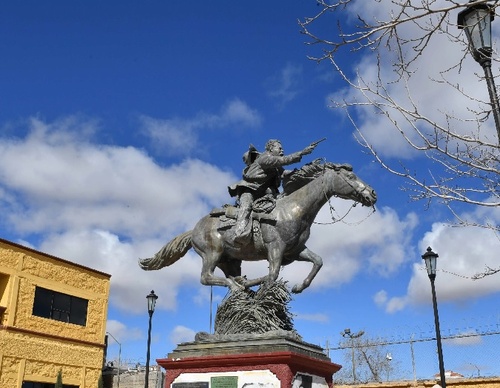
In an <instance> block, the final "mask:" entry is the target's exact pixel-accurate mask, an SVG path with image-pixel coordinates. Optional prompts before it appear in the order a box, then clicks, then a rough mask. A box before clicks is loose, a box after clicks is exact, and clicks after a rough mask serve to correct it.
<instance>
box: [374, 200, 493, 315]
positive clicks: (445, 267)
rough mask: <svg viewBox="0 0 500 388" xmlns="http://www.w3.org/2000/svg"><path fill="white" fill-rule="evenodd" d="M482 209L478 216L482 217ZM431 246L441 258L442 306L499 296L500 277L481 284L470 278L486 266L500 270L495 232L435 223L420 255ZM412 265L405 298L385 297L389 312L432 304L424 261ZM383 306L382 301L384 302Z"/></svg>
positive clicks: (438, 289) (439, 287) (439, 290)
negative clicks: (412, 305)
mask: <svg viewBox="0 0 500 388" xmlns="http://www.w3.org/2000/svg"><path fill="white" fill-rule="evenodd" d="M481 212H482V209H479V211H478V213H481ZM428 246H430V247H431V248H432V250H433V251H434V252H436V253H437V254H438V255H439V258H438V271H437V276H436V280H435V286H436V293H437V294H438V298H439V301H440V303H446V302H448V303H455V302H457V303H458V302H460V303H463V301H466V300H474V299H475V298H480V297H482V296H487V295H491V294H495V293H498V292H500V282H498V278H497V276H495V275H493V276H488V277H485V278H484V279H480V280H472V279H471V277H472V276H473V275H475V274H477V273H481V272H483V271H484V270H485V268H486V266H489V267H491V268H498V260H497V252H498V236H496V235H495V233H494V232H493V231H492V230H489V229H484V228H473V227H467V228H466V227H450V226H447V225H445V224H441V223H435V224H433V225H432V230H431V231H429V232H427V233H426V234H425V236H424V238H423V239H422V241H421V242H420V244H419V249H420V251H421V254H423V253H424V252H425V251H426V249H427V247H428ZM418 260H419V261H418V262H417V263H415V264H413V272H412V275H411V279H410V280H409V284H408V288H407V291H406V295H403V296H397V297H386V301H385V304H384V303H381V304H382V305H385V308H386V311H388V312H395V311H398V310H401V309H403V308H405V307H407V306H408V305H411V304H422V303H430V301H431V297H430V284H429V278H428V275H427V272H426V270H425V265H424V262H423V260H422V259H421V258H420V257H419V258H418ZM382 302H383V301H382Z"/></svg>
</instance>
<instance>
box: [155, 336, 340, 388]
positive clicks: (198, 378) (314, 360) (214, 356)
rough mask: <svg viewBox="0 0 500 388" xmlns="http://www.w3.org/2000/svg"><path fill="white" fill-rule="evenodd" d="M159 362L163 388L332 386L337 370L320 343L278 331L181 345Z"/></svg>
mask: <svg viewBox="0 0 500 388" xmlns="http://www.w3.org/2000/svg"><path fill="white" fill-rule="evenodd" d="M157 362H158V364H159V365H161V366H162V367H163V368H165V369H166V377H165V388H195V387H196V388H243V387H244V388H253V387H255V388H257V387H259V388H289V387H300V386H302V387H304V388H308V387H309V388H310V387H312V386H313V385H314V387H315V388H320V387H321V388H323V387H325V388H327V387H328V388H331V387H332V385H333V384H332V376H333V374H334V373H335V372H337V371H338V370H339V369H340V368H341V366H340V365H337V364H334V363H332V362H331V361H330V359H329V358H328V357H327V356H326V355H325V354H324V353H323V351H322V349H321V348H320V347H318V346H316V345H312V344H308V343H306V342H303V341H300V340H295V339H293V338H289V337H287V336H279V335H278V336H269V335H267V336H263V337H259V336H248V337H246V338H245V337H240V338H239V339H238V340H233V339H228V340H221V339H219V340H217V341H213V340H209V341H197V342H189V343H183V344H180V345H178V347H177V348H176V349H175V350H174V351H173V352H172V353H170V354H168V356H167V358H166V359H159V360H157Z"/></svg>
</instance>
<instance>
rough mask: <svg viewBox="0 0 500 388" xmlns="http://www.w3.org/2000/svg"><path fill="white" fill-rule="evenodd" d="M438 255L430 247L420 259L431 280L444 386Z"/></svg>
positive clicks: (443, 386) (440, 369) (444, 385)
mask: <svg viewBox="0 0 500 388" xmlns="http://www.w3.org/2000/svg"><path fill="white" fill-rule="evenodd" d="M438 257H439V255H438V254H437V253H434V252H432V249H431V247H429V248H427V252H425V253H424V254H423V255H422V259H424V261H425V267H426V268H427V274H428V275H429V279H430V281H431V289H432V305H433V307H434V325H435V326H436V342H437V350H438V359H439V375H440V377H441V387H442V388H446V379H445V369H444V361H443V348H442V346H441V330H440V328H439V314H438V308H437V300H436V288H435V287H434V280H436V264H437V258H438Z"/></svg>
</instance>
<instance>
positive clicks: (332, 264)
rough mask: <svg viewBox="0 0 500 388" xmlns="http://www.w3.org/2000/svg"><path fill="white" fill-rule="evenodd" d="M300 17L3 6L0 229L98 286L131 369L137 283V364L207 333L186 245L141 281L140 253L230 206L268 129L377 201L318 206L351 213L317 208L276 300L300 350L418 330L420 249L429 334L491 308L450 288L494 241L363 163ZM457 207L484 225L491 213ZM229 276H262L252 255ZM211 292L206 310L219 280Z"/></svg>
mask: <svg viewBox="0 0 500 388" xmlns="http://www.w3.org/2000/svg"><path fill="white" fill-rule="evenodd" d="M369 4H371V3H369ZM377 4H378V3H377ZM369 7H374V5H369V6H368V8H369ZM316 12H318V7H317V6H316V3H315V2H314V1H306V0H301V1H287V2H284V1H276V2H264V1H255V2H246V3H245V4H244V6H243V4H242V3H240V2H229V1H213V2H201V1H194V2H181V1H176V2H175V1H169V2H160V1H150V2H147V3H140V2H131V1H122V2H117V1H107V2H97V1H86V2H63V1H53V2H50V4H47V3H40V2H35V1H26V2H9V3H6V4H4V5H3V7H2V13H1V15H0V37H1V38H0V50H1V52H2V63H1V65H0V69H1V71H0V106H1V107H2V109H0V208H1V211H2V215H3V216H2V218H1V219H0V235H1V237H2V238H5V239H8V240H11V241H14V242H17V243H21V244H24V245H26V246H31V247H34V248H35V249H38V250H41V251H44V252H47V253H49V254H53V255H56V256H59V257H62V258H65V259H68V260H72V261H75V262H78V263H81V264H84V265H87V266H90V267H92V268H95V269H98V270H101V271H104V272H107V273H109V274H111V275H112V279H111V295H110V305H109V313H108V331H109V332H111V333H112V334H113V336H114V337H116V338H117V339H118V340H119V341H120V342H121V344H122V358H123V359H125V360H131V361H137V362H142V363H144V361H145V354H146V349H145V346H146V334H147V323H148V322H147V321H148V316H147V312H146V299H145V297H146V295H147V294H148V293H149V292H150V291H151V289H154V290H155V292H156V293H157V295H158V296H159V299H158V305H157V311H156V312H155V315H154V318H153V337H154V338H153V343H152V359H153V360H154V359H156V358H162V357H164V356H165V355H166V354H167V353H168V352H170V351H172V350H173V349H174V348H175V346H176V344H177V343H179V342H183V341H190V340H192V339H193V338H194V334H195V333H196V332H199V331H209V327H210V322H209V317H210V305H209V300H210V288H209V287H205V286H202V285H201V284H200V283H199V275H200V270H201V260H200V258H199V257H198V256H196V255H195V253H194V252H193V251H190V252H189V253H188V254H187V255H186V256H185V257H184V258H183V259H181V261H179V262H178V263H176V264H175V265H173V266H172V267H169V268H165V269H163V270H161V271H156V272H143V271H142V270H141V269H140V268H139V267H138V265H137V259H138V258H139V257H148V256H151V255H152V254H154V253H155V252H156V251H157V250H159V249H160V248H161V247H162V246H163V244H165V243H166V242H168V241H169V240H170V239H172V238H173V237H175V236H176V235H178V234H180V233H182V232H184V231H187V230H189V229H191V228H192V227H193V226H194V224H195V223H196V222H197V220H198V219H200V218H201V217H203V216H204V215H205V214H207V213H208V212H209V211H210V210H211V209H212V208H213V207H218V206H220V205H222V204H224V203H231V202H232V201H233V200H232V199H231V198H230V197H229V194H228V193H227V186H228V185H229V184H231V183H233V182H235V181H237V180H238V179H239V177H240V175H241V170H242V168H243V163H242V159H241V156H242V154H243V152H245V151H246V149H247V148H248V145H249V144H250V143H252V144H254V145H255V146H256V147H257V148H258V149H260V150H262V149H263V147H264V144H265V142H266V141H267V140H268V139H270V138H278V139H281V140H282V142H283V146H284V148H285V152H287V153H291V152H294V151H298V150H300V149H302V148H304V147H305V146H306V145H308V144H309V143H311V142H312V141H315V140H318V139H321V138H323V137H326V138H327V140H326V141H325V142H323V143H321V144H320V145H319V146H318V147H317V149H316V150H315V152H314V153H313V154H312V155H309V156H307V157H305V158H304V160H303V161H304V162H308V161H311V160H313V159H314V158H316V157H323V158H326V159H327V160H329V161H333V162H348V163H351V164H352V165H353V166H354V171H355V172H356V174H358V175H359V176H360V177H361V178H362V179H363V180H365V181H366V182H367V183H369V184H370V185H372V186H373V187H374V188H375V189H376V190H377V193H378V197H379V201H378V203H377V206H376V208H377V211H376V212H375V213H374V214H371V211H370V209H367V208H361V207H360V206H358V207H356V208H354V209H353V210H352V211H350V212H349V209H350V206H351V203H349V202H348V201H342V200H338V199H337V200H333V201H332V205H333V206H334V208H335V210H336V212H337V213H338V215H339V216H338V217H339V218H340V217H342V215H344V214H346V213H347V212H349V215H348V216H347V217H346V219H345V221H344V222H338V223H335V224H330V225H322V223H328V222H329V221H331V217H330V212H329V209H328V208H327V207H325V208H324V209H323V210H322V211H321V212H320V214H319V216H318V219H317V221H318V224H317V225H315V226H314V227H313V231H312V236H311V238H310V240H309V243H308V247H309V248H310V249H312V250H313V251H315V252H317V253H319V254H320V255H321V256H322V257H323V259H324V262H325V266H324V268H323V269H322V271H321V272H320V274H319V275H318V276H317V278H316V280H315V281H314V282H313V284H312V286H311V287H310V288H309V289H307V290H306V291H304V293H302V294H299V295H297V296H295V297H294V301H293V302H292V311H293V313H294V314H296V318H295V326H296V329H297V330H298V332H299V334H301V335H302V336H303V338H304V340H306V341H308V342H312V343H315V344H320V345H325V343H326V341H327V340H328V341H329V342H330V343H335V342H337V341H338V340H339V337H340V336H339V333H340V332H341V331H342V330H343V329H345V328H346V327H350V328H351V329H352V330H353V331H357V330H361V329H362V330H365V331H366V332H367V333H374V334H380V333H383V332H387V331H393V330H398V329H397V328H401V327H404V328H408V331H409V332H411V330H412V328H413V327H415V326H417V325H418V326H419V327H426V328H427V327H430V328H432V327H433V326H432V325H433V316H432V307H431V304H430V303H431V296H430V285H429V281H428V278H427V275H426V273H425V270H423V263H422V260H421V258H420V255H421V254H423V253H424V252H425V249H426V247H427V246H428V245H430V246H432V248H433V249H434V251H436V252H438V253H439V255H440V259H439V264H438V266H439V268H440V269H442V270H443V271H444V272H440V273H439V274H438V278H437V280H436V286H437V292H438V298H439V302H440V313H441V319H442V326H443V327H446V326H447V325H451V326H454V327H455V326H456V322H458V321H462V320H463V319H467V317H470V316H483V315H486V316H491V315H492V314H493V315H495V314H496V315H498V305H497V302H496V300H497V297H498V291H499V290H500V285H499V284H500V283H499V282H498V279H495V278H494V277H490V278H486V279H484V280H482V281H472V280H470V279H468V278H467V277H470V276H472V275H473V274H475V273H477V272H480V271H482V270H484V268H485V266H486V265H489V266H492V267H495V266H497V265H496V256H497V252H498V239H497V238H496V237H495V236H494V235H493V234H492V233H491V232H488V231H486V230H478V229H464V228H450V227H448V226H445V225H444V223H446V222H448V221H449V220H450V215H449V214H448V213H447V212H446V209H442V208H440V207H439V206H438V205H437V204H433V205H432V206H431V207H430V208H429V209H427V208H426V206H425V205H426V204H424V203H419V202H411V201H410V200H409V198H408V193H406V192H403V191H401V190H400V187H401V186H402V181H401V180H399V179H397V178H395V177H394V176H392V175H390V174H389V173H388V172H387V171H386V170H384V169H383V168H381V167H380V166H379V165H378V164H377V163H375V162H374V161H373V159H372V157H371V156H369V155H367V154H366V153H365V150H364V149H363V148H362V147H361V146H360V145H359V144H358V143H357V141H356V140H355V139H354V135H353V132H354V129H353V127H352V125H351V124H350V123H349V121H348V120H347V118H346V117H345V116H344V115H343V113H342V112H338V111H335V110H334V109H332V108H331V107H330V106H331V105H332V103H331V99H332V98H336V96H337V97H338V96H340V95H342V93H346V91H345V84H343V83H342V81H341V79H340V77H339V76H338V75H337V74H336V73H335V71H334V69H333V68H332V67H331V65H329V64H328V63H326V62H325V63H319V64H318V63H315V62H312V61H310V60H308V59H307V55H311V54H314V53H317V50H318V48H316V47H311V46H307V45H306V44H305V42H306V37H305V36H303V35H301V34H300V32H299V31H300V29H299V26H298V23H297V20H299V19H301V20H302V19H304V18H305V17H307V16H313V15H314V14H315V13H316ZM346 17H347V16H346ZM334 24H335V20H334V19H332V20H331V23H328V22H327V23H321V24H318V33H320V34H323V36H325V37H327V36H328V35H329V34H333V33H335V32H336V30H335V29H334V28H333V25H334ZM448 49H450V50H452V48H447V49H446V50H448ZM446 50H443V52H439V53H438V54H439V55H443V56H445V55H446ZM361 60H362V58H357V57H355V56H353V57H349V56H348V55H346V58H345V63H346V64H350V63H351V62H352V64H353V69H354V67H355V66H356V64H359V63H361V62H360V61H361ZM474 65H475V64H473V61H472V60H470V63H469V64H467V66H471V67H472V66H474ZM432 88H437V86H436V84H429V85H425V84H423V85H422V88H421V89H422V90H421V92H422V95H421V96H420V97H421V98H422V103H423V105H425V106H426V107H427V105H429V104H428V102H429V101H426V100H425V99H426V98H427V97H426V96H429V95H432V101H438V100H443V99H445V97H443V96H442V95H440V90H439V89H432ZM430 89H432V90H430ZM425 93H427V94H425ZM484 93H485V94H486V88H484ZM446 98H447V97H446ZM424 102H425V104H424ZM371 119H372V118H371V117H364V118H363V120H364V121H363V126H364V127H365V128H372V129H376V130H377V131H378V133H377V134H376V136H377V139H378V142H379V146H380V147H381V151H382V153H384V152H385V153H386V155H387V156H388V157H392V158H394V160H397V159H398V158H401V159H404V160H405V161H406V163H408V164H409V165H410V166H412V168H415V169H416V170H418V169H420V168H424V169H427V168H437V167H436V166H430V165H428V163H427V162H426V161H425V160H424V159H423V158H422V157H421V156H420V155H417V154H415V153H412V152H409V151H408V150H407V149H406V148H405V147H404V145H402V143H401V141H400V140H399V139H398V135H394V132H393V133H391V132H390V130H391V128H390V125H389V124H388V123H386V124H381V122H380V120H379V119H380V118H376V119H375V118H373V123H372V124H373V125H372V126H370V123H371V121H370V120H371ZM372 136H373V133H372ZM464 211H465V210H464ZM467 211H469V212H470V214H472V216H473V217H477V219H484V217H486V216H488V217H490V218H491V219H492V220H493V221H494V222H498V219H500V215H499V214H498V211H491V213H489V214H487V215H485V214H484V212H483V213H481V212H479V211H476V210H474V209H468V210H467ZM320 223H321V224H320ZM478 241H480V244H478ZM243 268H244V271H246V272H247V273H249V274H256V273H262V272H263V271H264V272H265V271H266V263H260V264H259V265H256V266H247V265H244V267H243ZM307 270H308V267H307V265H305V266H303V265H302V264H294V265H292V266H290V267H288V268H286V269H285V270H284V271H283V277H284V278H285V279H286V280H288V281H289V282H290V283H291V284H294V283H295V282H298V281H300V280H301V278H302V274H303V273H304V271H307ZM454 274H455V275H454ZM457 275H459V276H457ZM213 293H214V300H215V302H214V303H217V302H218V301H220V300H221V299H222V298H223V297H224V295H225V289H222V288H214V289H213ZM113 342H114V341H112V340H110V346H111V347H110V352H109V355H110V357H111V358H112V357H116V354H117V347H116V345H114V344H113ZM333 361H336V360H333ZM486 367H487V366H486ZM436 369H437V366H436ZM433 373H434V371H431V372H430V374H433Z"/></svg>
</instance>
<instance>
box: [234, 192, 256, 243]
mask: <svg viewBox="0 0 500 388" xmlns="http://www.w3.org/2000/svg"><path fill="white" fill-rule="evenodd" d="M245 197H246V196H243V195H242V196H241V198H240V208H239V210H238V217H237V218H236V226H235V228H234V235H233V241H234V242H235V243H236V244H244V243H247V242H248V240H249V238H250V234H251V229H252V228H251V222H250V213H251V212H252V200H253V198H252V197H249V198H245Z"/></svg>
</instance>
